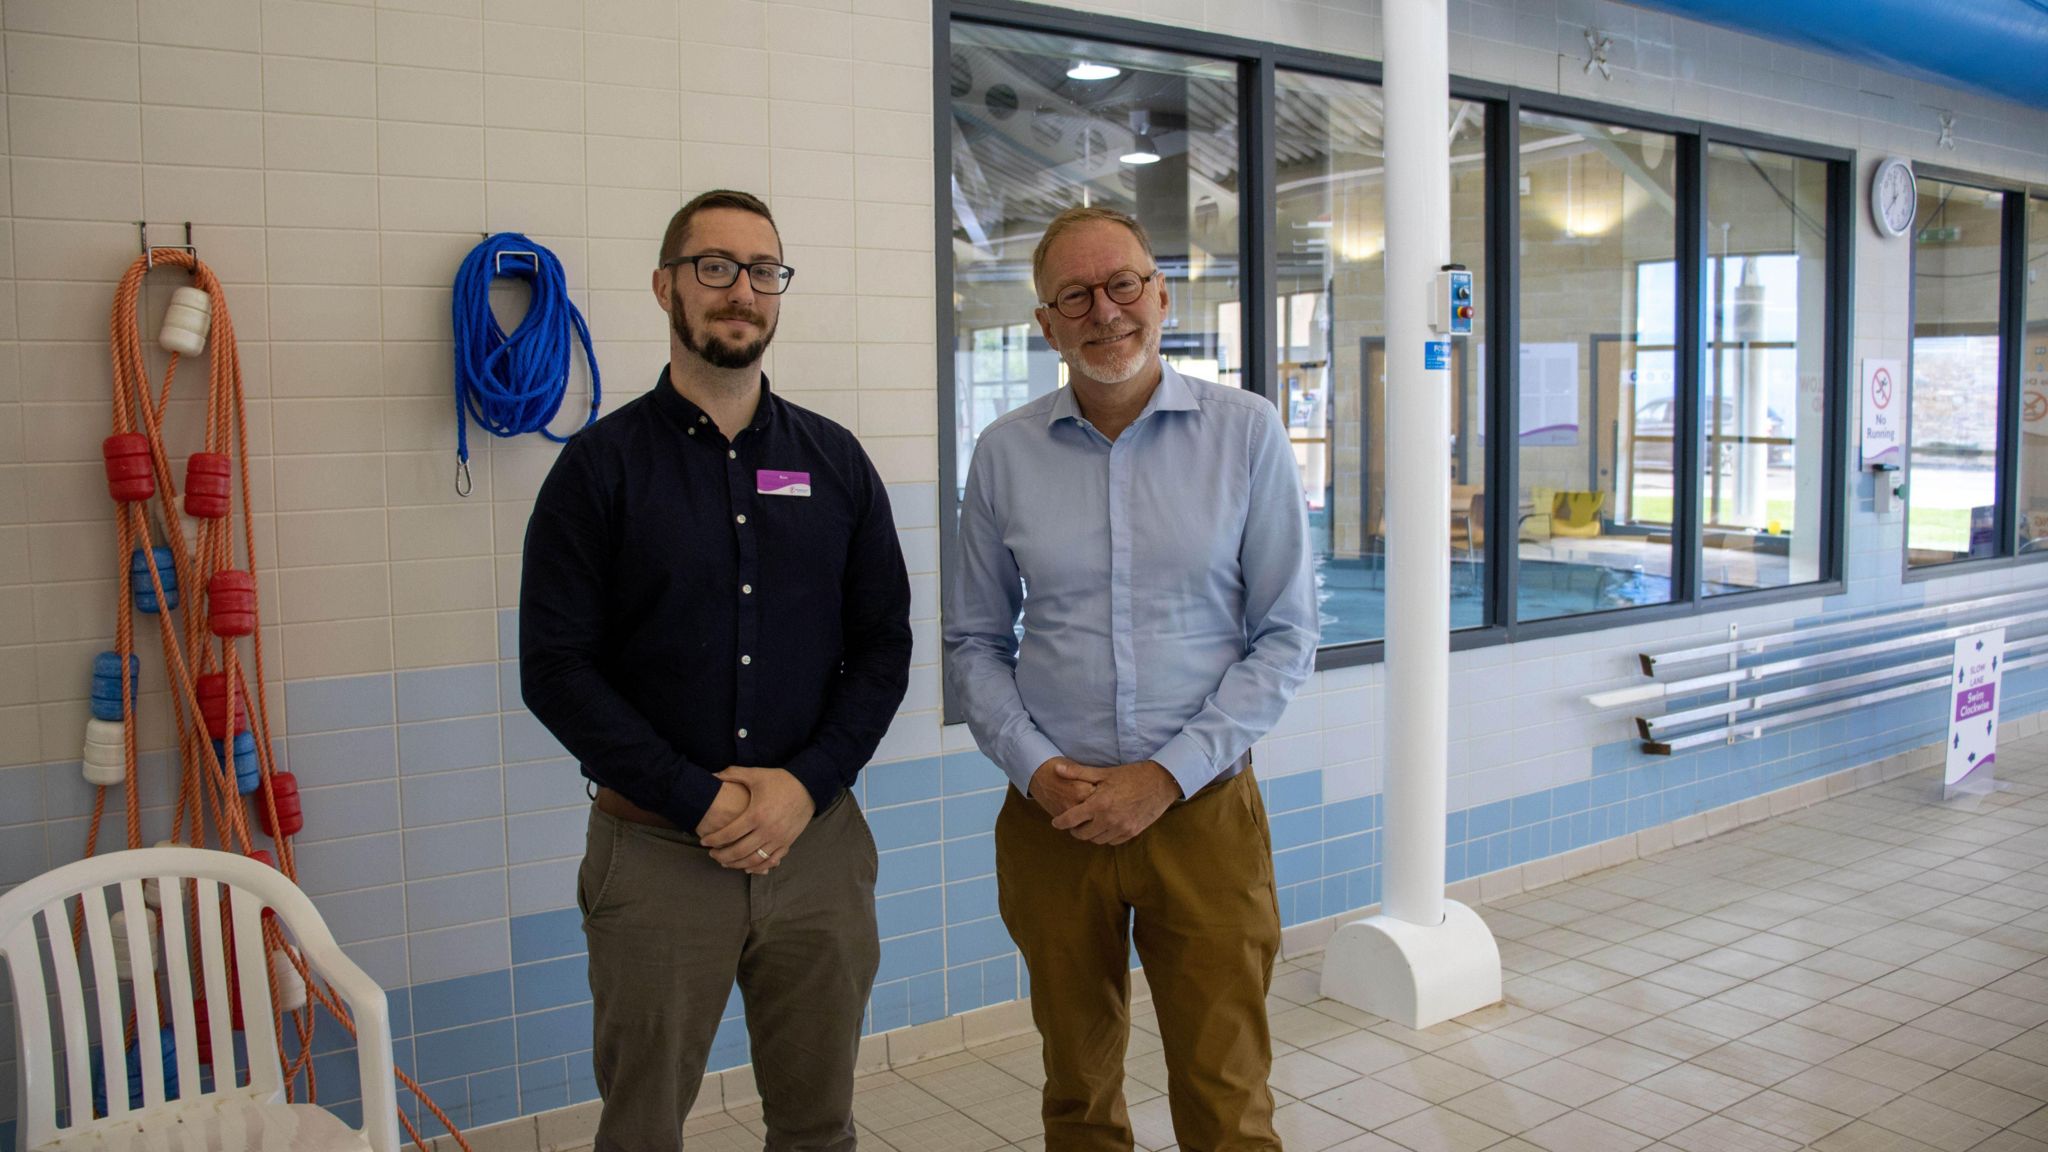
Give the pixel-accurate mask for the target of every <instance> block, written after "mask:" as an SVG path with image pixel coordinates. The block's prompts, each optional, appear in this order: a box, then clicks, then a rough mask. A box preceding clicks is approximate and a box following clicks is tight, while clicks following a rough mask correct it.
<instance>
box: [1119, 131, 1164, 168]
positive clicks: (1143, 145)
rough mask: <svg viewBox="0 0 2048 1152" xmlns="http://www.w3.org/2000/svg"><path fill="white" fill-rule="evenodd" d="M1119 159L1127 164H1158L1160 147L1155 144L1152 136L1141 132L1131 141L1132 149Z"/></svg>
mask: <svg viewBox="0 0 2048 1152" xmlns="http://www.w3.org/2000/svg"><path fill="white" fill-rule="evenodd" d="M1117 159H1118V160H1120V161H1122V162H1123V163H1125V164H1157V163H1159V149H1158V148H1157V147H1155V146H1154V145H1153V143H1152V138H1151V137H1150V136H1147V135H1145V134H1144V133H1142V132H1141V133H1139V134H1138V138H1137V139H1136V140H1133V141H1131V150H1130V151H1129V152H1126V153H1124V154H1123V155H1121V156H1119V157H1117Z"/></svg>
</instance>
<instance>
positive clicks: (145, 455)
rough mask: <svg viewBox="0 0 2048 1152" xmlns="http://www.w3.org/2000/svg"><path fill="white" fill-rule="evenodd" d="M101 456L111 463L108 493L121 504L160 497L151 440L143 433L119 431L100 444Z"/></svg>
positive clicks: (108, 474) (108, 472)
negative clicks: (157, 492)
mask: <svg viewBox="0 0 2048 1152" xmlns="http://www.w3.org/2000/svg"><path fill="white" fill-rule="evenodd" d="M100 454H101V455H102V456H104V457H106V461H107V494H108V495H110V496H112V497H113V498H114V499H115V500H116V501H117V502H124V503H125V502H127V501H131V500H147V499H149V498H150V497H151V496H154V495H156V471H155V469H154V468H153V467H152V462H151V460H150V455H149V437H147V436H144V435H143V434H142V433H140V432H116V433H115V434H114V435H112V436H109V437H107V438H106V439H105V440H104V441H102V442H101V443H100Z"/></svg>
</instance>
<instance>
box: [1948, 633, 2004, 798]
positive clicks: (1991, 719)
mask: <svg viewBox="0 0 2048 1152" xmlns="http://www.w3.org/2000/svg"><path fill="white" fill-rule="evenodd" d="M2004 662H2005V629H2003V628H1994V629H1991V630H1990V631H1987V632H1975V633H1972V634H1970V635H1968V636H1962V637H1958V638H1957V640H1956V663H1955V671H1954V672H1953V673H1952V674H1951V675H1950V677H1949V682H1948V686H1949V710H1948V770H1947V771H1946V772H1944V773H1943V774H1942V784H1943V786H1944V787H1945V788H1950V789H1953V788H1955V786H1956V785H1958V784H1961V783H1963V781H1964V780H1965V779H1967V780H1969V782H1970V788H1971V790H1973V791H1974V790H1981V789H1988V788H1989V787H1990V786H1991V765H1992V762H1993V761H1995V760H1997V759H1998V681H1999V666H2000V665H2002V664H2003V663H2004Z"/></svg>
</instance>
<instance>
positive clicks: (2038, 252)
mask: <svg viewBox="0 0 2048 1152" xmlns="http://www.w3.org/2000/svg"><path fill="white" fill-rule="evenodd" d="M2020 280H2021V282H2022V283H2023V284H2024V285H2025V287H2026V292H2027V326H2026V331H2025V332H2024V333H2023V334H2022V340H2023V341H2024V342H2023V343H2022V344H2021V345H2020V432H2021V436H2020V517H2019V520H2020V551H2022V552H2040V551H2043V550H2048V200H2041V199H2035V200H2029V201H2027V274H2026V275H2025V276H2023V277H2021V278H2020Z"/></svg>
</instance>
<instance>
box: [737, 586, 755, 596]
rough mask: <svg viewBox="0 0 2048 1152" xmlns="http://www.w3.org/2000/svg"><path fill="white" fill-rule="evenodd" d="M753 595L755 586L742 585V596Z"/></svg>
mask: <svg viewBox="0 0 2048 1152" xmlns="http://www.w3.org/2000/svg"><path fill="white" fill-rule="evenodd" d="M753 594H754V586H753V585H752V584H742V585H740V595H742V596H752V595H753Z"/></svg>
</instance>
